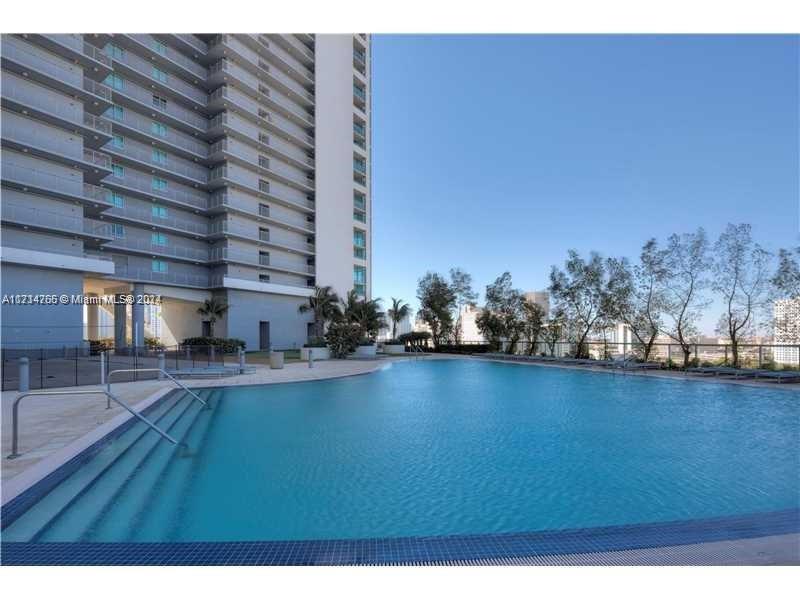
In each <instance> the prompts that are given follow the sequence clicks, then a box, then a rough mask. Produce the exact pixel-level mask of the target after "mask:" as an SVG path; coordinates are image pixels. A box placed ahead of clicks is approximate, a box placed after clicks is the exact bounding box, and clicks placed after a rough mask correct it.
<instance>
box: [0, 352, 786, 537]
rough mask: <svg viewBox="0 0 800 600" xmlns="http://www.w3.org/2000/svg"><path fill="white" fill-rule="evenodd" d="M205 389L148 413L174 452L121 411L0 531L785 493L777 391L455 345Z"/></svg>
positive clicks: (479, 520)
mask: <svg viewBox="0 0 800 600" xmlns="http://www.w3.org/2000/svg"><path fill="white" fill-rule="evenodd" d="M204 395H205V396H206V397H207V398H210V400H211V402H210V404H211V406H212V408H211V409H210V410H201V407H200V406H199V404H198V403H191V402H189V400H188V399H187V398H186V397H184V396H183V395H182V394H173V395H172V396H171V397H170V398H168V399H166V400H164V401H163V402H161V404H160V405H159V406H158V407H157V408H156V409H155V410H154V412H153V414H152V416H153V418H157V419H159V421H158V422H159V424H161V425H163V426H164V427H165V428H169V431H170V432H171V433H174V434H176V435H179V436H181V437H182V438H183V439H184V440H185V441H187V442H188V444H189V447H190V448H191V451H190V452H189V453H188V455H184V454H183V453H181V452H180V451H178V450H175V449H174V448H173V447H171V446H169V445H168V444H166V443H164V442H161V441H159V439H158V438H157V436H156V435H155V434H154V433H151V432H149V431H146V430H144V429H142V428H140V426H139V425H138V424H137V425H133V426H132V427H130V428H129V429H128V430H126V431H125V432H124V433H122V434H121V435H120V436H119V437H117V438H116V439H115V440H113V441H112V442H111V443H109V444H108V445H106V446H104V447H103V448H100V449H99V451H97V452H96V453H95V454H94V455H93V456H92V457H91V458H90V459H88V460H86V461H85V462H84V463H83V464H82V465H81V466H80V467H79V468H77V470H75V472H74V473H72V474H71V475H70V476H69V477H67V478H66V479H64V480H63V481H62V482H60V483H59V484H58V485H57V486H55V487H54V488H53V489H52V490H50V491H49V493H47V494H44V495H43V496H42V497H41V498H39V499H37V501H36V502H35V503H33V504H32V505H31V506H30V507H26V509H25V510H24V511H20V514H19V515H16V514H15V515H14V518H13V522H11V523H10V525H8V526H7V527H5V529H4V531H3V538H4V542H15V541H16V542H35V543H46V542H76V541H81V542H125V543H131V542H230V541H235V542H246V541H274V540H281V541H291V540H334V539H335V540H348V539H386V538H406V537H419V536H460V535H484V534H513V533H521V532H537V531H545V530H547V531H550V530H570V529H582V528H598V527H608V526H636V525H639V524H643V523H661V522H667V521H687V520H704V519H713V518H719V517H725V518H728V517H730V518H735V517H738V516H740V515H752V514H762V513H763V514H767V513H775V512H779V511H790V512H792V513H793V512H794V511H797V509H798V507H800V497H799V496H798V490H800V479H799V478H800V453H799V452H798V439H799V436H800V403H798V399H799V398H798V394H797V393H796V392H793V391H784V390H774V389H767V388H753V387H745V386H734V385H720V384H715V383H706V382H695V381H678V380H666V379H657V378H650V377H637V376H622V375H611V374H608V373H592V372H585V371H577V370H569V369H558V368H548V367H535V366H528V365H512V364H503V363H496V362H488V361H478V360H470V359H463V360H423V361H414V362H401V363H394V364H391V365H390V366H389V368H386V369H383V370H380V371H377V372H375V373H372V374H369V375H364V376H357V377H348V378H343V379H336V380H326V381H317V382H305V383H292V384H279V385H266V386H251V387H230V388H224V389H218V390H206V391H205V392H204ZM6 520H7V515H5V514H4V521H6ZM4 525H6V523H5V522H4Z"/></svg>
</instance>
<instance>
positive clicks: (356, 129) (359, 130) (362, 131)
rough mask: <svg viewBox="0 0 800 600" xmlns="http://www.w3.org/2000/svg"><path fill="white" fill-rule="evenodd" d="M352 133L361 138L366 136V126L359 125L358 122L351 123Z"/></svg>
mask: <svg viewBox="0 0 800 600" xmlns="http://www.w3.org/2000/svg"><path fill="white" fill-rule="evenodd" d="M353 133H355V134H356V135H357V136H360V137H362V138H366V137H367V128H366V127H364V126H363V125H359V124H358V123H353Z"/></svg>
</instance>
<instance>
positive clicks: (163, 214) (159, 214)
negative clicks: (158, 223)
mask: <svg viewBox="0 0 800 600" xmlns="http://www.w3.org/2000/svg"><path fill="white" fill-rule="evenodd" d="M152 214H153V216H154V217H156V218H157V219H166V218H167V215H168V213H167V207H166V206H161V205H160V204H154V205H153V206H152Z"/></svg>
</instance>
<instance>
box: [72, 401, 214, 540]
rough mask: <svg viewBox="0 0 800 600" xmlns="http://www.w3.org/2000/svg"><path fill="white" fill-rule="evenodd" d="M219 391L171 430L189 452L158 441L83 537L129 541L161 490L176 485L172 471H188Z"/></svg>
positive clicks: (148, 513)
mask: <svg viewBox="0 0 800 600" xmlns="http://www.w3.org/2000/svg"><path fill="white" fill-rule="evenodd" d="M220 395H221V392H219V391H212V392H211V393H210V394H209V395H208V396H206V397H204V399H205V400H206V401H207V402H208V403H209V409H203V407H201V406H199V404H197V403H196V406H198V410H194V411H193V414H192V415H189V414H188V412H187V414H186V415H185V416H184V417H183V418H182V419H181V420H180V422H179V423H177V424H176V426H175V427H174V428H173V429H172V430H171V431H170V433H172V434H174V435H175V436H176V437H178V438H179V439H181V440H182V441H183V442H184V443H185V444H186V445H187V446H188V451H187V450H185V451H183V452H173V451H171V449H170V448H168V447H167V446H166V445H165V444H159V445H158V446H156V447H155V448H154V449H153V451H152V452H151V453H150V454H149V455H148V456H147V457H146V458H145V459H144V460H143V461H142V468H140V469H139V470H137V471H136V472H135V473H134V474H133V476H132V477H130V478H129V479H128V480H127V481H126V482H125V484H124V486H123V487H122V488H121V489H119V490H118V491H117V493H116V496H115V498H114V499H112V500H111V501H110V502H109V503H108V505H107V507H106V509H105V510H104V511H103V513H102V514H100V515H99V516H98V517H97V518H96V519H95V522H94V523H92V524H91V525H90V526H89V527H87V530H86V531H85V533H84V537H85V538H86V539H89V540H91V541H94V542H104V541H108V542H112V541H114V542H116V541H122V540H126V541H128V540H130V539H132V538H133V537H135V536H136V532H137V531H138V529H139V527H140V524H141V523H142V522H143V521H144V522H146V521H147V520H148V519H149V518H150V517H151V516H152V515H153V513H154V511H153V506H154V505H155V504H156V500H157V499H158V498H159V497H162V496H165V495H166V494H164V493H162V490H163V489H164V488H165V487H171V486H173V485H176V484H178V485H179V482H177V481H176V480H175V472H176V470H177V471H181V470H184V469H187V470H191V468H192V465H193V462H194V459H195V457H196V456H197V454H198V453H199V452H200V451H201V450H202V438H203V437H204V435H205V432H206V431H207V429H208V426H209V424H210V423H211V420H212V418H213V416H214V414H215V411H214V408H215V407H216V401H217V398H218V397H219V396H220Z"/></svg>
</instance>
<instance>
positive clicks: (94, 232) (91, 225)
mask: <svg viewBox="0 0 800 600" xmlns="http://www.w3.org/2000/svg"><path fill="white" fill-rule="evenodd" d="M2 214H3V220H4V221H6V222H9V223H16V224H17V225H22V226H23V227H25V228H26V229H28V228H32V229H41V230H47V231H55V232H58V233H68V234H71V235H76V236H81V237H82V236H83V234H86V236H88V237H90V238H94V239H99V238H105V239H109V240H110V239H111V228H110V226H109V225H108V224H107V223H101V222H100V221H95V220H93V219H84V218H83V215H82V214H81V215H67V214H63V213H58V212H55V211H50V210H43V209H41V208H34V207H31V206H21V205H17V204H12V203H10V202H4V203H3V209H2Z"/></svg>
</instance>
